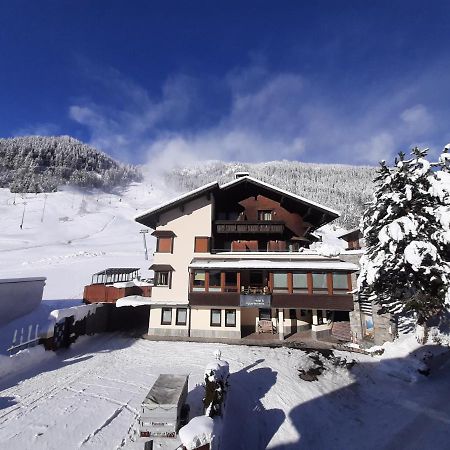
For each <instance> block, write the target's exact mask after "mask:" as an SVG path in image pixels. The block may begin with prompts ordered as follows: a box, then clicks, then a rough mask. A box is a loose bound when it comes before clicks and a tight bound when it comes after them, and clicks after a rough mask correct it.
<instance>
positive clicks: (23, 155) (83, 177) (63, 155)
mask: <svg viewBox="0 0 450 450" xmlns="http://www.w3.org/2000/svg"><path fill="white" fill-rule="evenodd" d="M140 179H141V174H140V171H139V170H138V169H137V168H136V167H134V166H130V165H124V164H121V163H119V162H117V161H115V160H114V159H112V158H111V157H109V156H108V155H106V154H105V153H103V152H100V151H98V150H97V149H95V148H93V147H91V146H89V145H87V144H84V143H83V142H80V141H78V140H77V139H74V138H72V137H70V136H56V137H47V136H25V137H15V138H10V139H0V187H3V188H10V190H11V191H12V192H52V191H56V190H57V188H58V186H61V185H65V184H68V185H72V186H80V187H87V188H100V189H103V190H109V189H112V188H114V187H117V186H124V185H126V184H128V183H129V182H131V181H139V180H140Z"/></svg>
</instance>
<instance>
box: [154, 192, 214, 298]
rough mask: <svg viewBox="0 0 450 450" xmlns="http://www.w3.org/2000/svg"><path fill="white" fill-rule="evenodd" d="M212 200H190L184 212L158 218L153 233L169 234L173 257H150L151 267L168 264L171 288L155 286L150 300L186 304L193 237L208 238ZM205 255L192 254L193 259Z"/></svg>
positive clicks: (169, 213) (201, 198) (205, 198)
mask: <svg viewBox="0 0 450 450" xmlns="http://www.w3.org/2000/svg"><path fill="white" fill-rule="evenodd" d="M211 220H212V197H210V199H209V200H208V199H207V197H206V196H204V197H200V198H198V199H195V200H192V201H190V202H189V203H186V204H185V205H184V211H181V210H180V208H174V209H173V210H171V211H168V212H166V213H164V214H162V215H161V217H160V220H159V222H158V223H159V226H158V227H157V228H156V230H157V231H173V232H174V233H175V235H176V237H175V238H174V242H173V253H156V252H155V253H154V254H153V264H170V265H171V266H172V267H173V268H174V272H172V283H171V288H168V287H164V286H160V287H158V286H155V287H153V289H152V299H154V300H157V301H167V302H176V303H180V302H181V303H186V304H187V303H188V291H189V271H188V266H189V263H190V262H191V260H192V258H193V257H194V238H195V236H211ZM202 255H203V256H205V255H206V254H205V253H195V256H202Z"/></svg>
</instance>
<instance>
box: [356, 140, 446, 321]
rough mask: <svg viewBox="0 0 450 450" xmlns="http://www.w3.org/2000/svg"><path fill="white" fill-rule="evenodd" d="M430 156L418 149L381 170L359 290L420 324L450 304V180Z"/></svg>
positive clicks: (368, 218)
mask: <svg viewBox="0 0 450 450" xmlns="http://www.w3.org/2000/svg"><path fill="white" fill-rule="evenodd" d="M426 153H427V152H426V150H419V149H417V148H416V149H414V150H413V152H412V157H411V158H410V159H408V160H407V159H405V155H404V154H400V156H399V159H398V160H397V161H396V166H395V167H393V168H389V167H387V165H386V164H385V163H382V164H381V168H380V170H379V175H378V177H377V178H376V180H375V181H377V182H378V183H379V186H378V188H377V190H376V192H375V194H374V199H373V201H372V202H371V204H370V205H369V207H368V209H367V210H366V212H365V213H364V216H363V219H362V222H361V229H362V230H363V235H364V238H365V240H366V244H367V250H366V253H365V254H364V255H363V257H362V258H361V261H360V263H361V272H360V276H359V277H358V290H359V291H360V292H361V293H363V294H365V295H368V296H369V297H370V298H371V299H372V300H374V301H375V302H377V303H378V304H380V305H381V306H382V307H383V308H384V310H385V311H388V312H390V313H392V314H400V313H404V312H407V311H414V312H416V313H417V320H418V321H419V322H422V321H424V320H427V318H429V317H431V316H433V315H434V314H436V313H437V312H438V311H439V310H441V309H442V308H443V307H445V306H446V305H447V304H448V303H449V300H450V292H449V291H450V264H449V262H448V248H449V244H450V176H449V175H450V174H449V173H447V172H446V170H447V169H446V168H445V167H443V166H442V165H440V164H430V163H429V162H428V161H427V160H426ZM441 160H442V161H444V160H445V161H446V160H447V157H443V158H441ZM436 166H437V167H438V168H440V169H442V170H441V171H437V172H436V171H435V170H434V168H435V167H436Z"/></svg>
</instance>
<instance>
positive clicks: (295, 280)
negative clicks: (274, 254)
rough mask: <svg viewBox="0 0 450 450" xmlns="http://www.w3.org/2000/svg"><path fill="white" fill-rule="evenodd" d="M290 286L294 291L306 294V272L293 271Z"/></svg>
mask: <svg viewBox="0 0 450 450" xmlns="http://www.w3.org/2000/svg"><path fill="white" fill-rule="evenodd" d="M292 287H293V291H294V292H296V293H301V294H307V293H308V277H307V275H306V273H293V274H292Z"/></svg>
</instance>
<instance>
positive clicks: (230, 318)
mask: <svg viewBox="0 0 450 450" xmlns="http://www.w3.org/2000/svg"><path fill="white" fill-rule="evenodd" d="M225 326H226V327H235V326H236V310H235V309H226V310H225Z"/></svg>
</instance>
